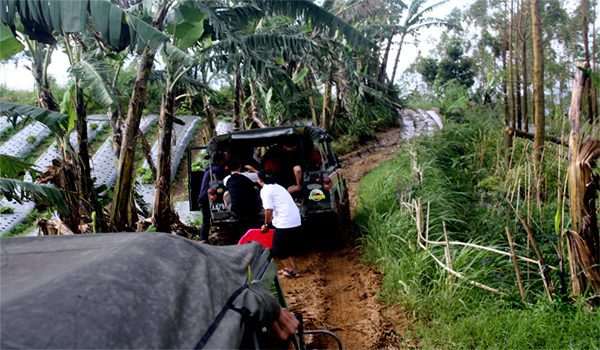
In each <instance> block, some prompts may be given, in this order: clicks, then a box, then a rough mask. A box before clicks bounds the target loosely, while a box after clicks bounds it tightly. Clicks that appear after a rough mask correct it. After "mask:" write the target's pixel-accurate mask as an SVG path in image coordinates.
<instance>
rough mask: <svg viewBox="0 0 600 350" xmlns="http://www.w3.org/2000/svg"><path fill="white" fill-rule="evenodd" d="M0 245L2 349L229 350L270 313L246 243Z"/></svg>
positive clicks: (98, 240) (257, 256)
mask: <svg viewBox="0 0 600 350" xmlns="http://www.w3.org/2000/svg"><path fill="white" fill-rule="evenodd" d="M0 247H1V249H2V258H1V265H0V268H1V270H0V273H1V276H2V285H1V287H0V288H1V289H0V292H1V293H0V307H1V309H0V313H1V314H0V316H1V319H2V322H1V327H0V328H1V329H0V339H1V340H0V342H1V343H0V348H2V349H13V348H21V349H49V348H53V349H75V348H77V349H81V348H88V349H151V348H154V349H158V348H160V349H199V348H206V349H235V348H239V347H240V346H241V345H242V341H243V338H244V337H248V336H250V334H249V333H250V332H254V330H256V329H262V327H263V326H266V325H270V324H271V323H272V321H273V319H274V318H275V317H277V315H278V313H279V310H280V308H279V304H278V302H277V299H276V298H275V297H274V296H273V295H272V294H271V292H270V287H271V285H272V283H273V280H274V275H273V269H272V268H271V263H270V259H269V256H268V251H266V250H263V249H262V248H261V247H259V246H258V245H256V244H249V245H244V246H230V247H212V246H208V245H205V244H200V243H197V242H193V241H190V240H187V239H184V238H180V237H177V236H172V235H167V234H162V233H121V234H95V235H77V236H54V237H44V238H29V237H27V238H11V239H5V240H1V241H0ZM249 279H250V280H249Z"/></svg>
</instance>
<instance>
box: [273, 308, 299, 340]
mask: <svg viewBox="0 0 600 350" xmlns="http://www.w3.org/2000/svg"><path fill="white" fill-rule="evenodd" d="M298 325H300V322H298V320H297V319H296V317H295V316H294V314H292V313H291V312H290V311H289V310H288V309H281V311H280V312H279V317H278V318H277V319H276V320H275V321H274V322H273V326H272V327H271V328H272V330H273V332H275V335H276V336H277V338H279V339H281V340H287V339H289V338H290V337H291V336H292V335H294V334H295V333H296V331H297V330H298Z"/></svg>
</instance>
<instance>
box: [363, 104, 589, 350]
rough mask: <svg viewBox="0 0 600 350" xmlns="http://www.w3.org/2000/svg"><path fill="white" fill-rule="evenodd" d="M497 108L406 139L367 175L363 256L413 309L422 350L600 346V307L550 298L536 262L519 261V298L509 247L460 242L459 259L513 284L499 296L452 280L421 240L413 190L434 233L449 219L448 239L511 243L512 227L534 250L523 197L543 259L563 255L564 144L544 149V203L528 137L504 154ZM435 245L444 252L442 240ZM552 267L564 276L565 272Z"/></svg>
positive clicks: (465, 269) (483, 276)
mask: <svg viewBox="0 0 600 350" xmlns="http://www.w3.org/2000/svg"><path fill="white" fill-rule="evenodd" d="M490 115H493V112H491V111H485V110H478V111H473V112H472V113H471V114H470V115H467V116H466V117H465V120H464V122H462V123H460V124H458V123H454V122H448V123H447V126H446V128H445V129H444V130H443V131H440V132H438V133H437V134H436V135H434V136H432V137H423V138H420V139H416V140H414V141H413V142H411V143H409V144H407V145H405V146H404V148H403V149H402V150H401V151H400V152H398V154H397V156H396V157H395V158H394V159H392V160H390V161H388V162H386V163H384V164H382V165H381V166H380V167H378V168H377V169H375V170H374V171H373V172H371V173H370V174H368V175H367V176H366V177H365V178H364V179H363V180H362V182H361V185H360V199H359V208H358V212H357V217H356V220H357V223H358V224H359V225H360V227H361V228H362V230H363V232H364V235H363V237H362V245H363V248H364V254H365V258H366V259H367V260H368V261H369V262H371V263H373V264H375V265H376V266H377V267H378V268H379V269H380V270H381V271H382V272H383V288H382V291H381V296H382V298H383V300H385V301H386V302H389V303H400V304H401V305H403V306H404V307H405V308H406V309H407V310H408V311H409V312H413V313H414V314H415V315H416V319H417V323H416V325H415V328H414V330H413V332H412V334H411V336H412V337H414V338H418V339H419V343H420V344H421V345H422V346H423V347H425V348H448V349H455V348H519V349H520V348H553V349H563V348H577V349H579V348H600V342H599V341H598V339H600V314H598V313H596V312H592V311H588V310H587V309H586V308H585V307H583V306H582V305H579V304H577V303H576V304H572V303H569V302H565V301H561V300H565V299H564V298H561V296H560V295H559V294H558V293H555V294H554V299H553V301H552V302H549V301H548V300H547V299H546V297H545V294H544V289H543V288H542V283H541V282H540V279H539V276H538V275H537V272H536V271H535V269H528V267H527V266H526V265H524V264H521V269H522V271H523V279H524V283H525V288H526V290H527V298H526V301H525V302H524V303H523V302H521V301H520V298H519V295H518V293H517V288H516V285H515V274H514V271H513V267H512V265H511V261H510V259H508V258H507V257H504V256H499V255H493V254H490V253H485V252H482V251H477V250H474V249H471V248H460V249H459V248H452V262H453V266H454V269H455V270H457V271H460V272H461V273H463V274H464V275H465V276H466V277H467V278H469V279H472V280H476V281H479V282H482V283H485V284H487V285H490V286H492V287H494V288H498V289H499V290H501V291H503V292H504V293H505V296H498V295H495V294H491V293H489V292H487V291H483V290H480V289H478V288H476V287H474V286H472V285H470V284H468V283H466V282H464V281H461V280H457V279H455V278H449V276H448V275H447V273H446V272H444V271H443V270H441V269H440V268H439V267H438V266H437V265H436V264H435V262H434V261H433V260H432V258H431V257H430V256H429V254H428V253H427V252H426V251H424V250H422V249H421V248H419V247H418V245H417V232H416V225H415V220H414V217H413V215H414V212H413V210H412V209H411V208H410V207H409V205H408V204H409V203H411V201H412V200H414V199H420V200H421V202H422V203H429V204H430V215H429V226H430V233H429V237H430V239H435V240H443V230H442V225H443V223H445V225H446V227H447V229H448V232H449V236H450V239H451V240H460V241H468V242H476V243H479V244H482V245H486V246H494V247H497V248H499V249H504V250H508V248H507V246H508V244H507V242H506V236H505V235H504V232H505V231H504V230H505V227H508V228H509V229H510V230H511V232H513V236H515V240H516V242H517V249H518V253H519V254H520V255H528V256H532V255H533V253H532V252H531V251H530V250H528V248H527V239H526V235H525V232H524V229H523V227H522V225H521V224H520V222H519V221H518V220H517V218H516V215H515V211H514V210H513V209H512V207H515V208H516V209H515V210H516V212H517V213H518V214H519V216H521V217H522V218H524V220H525V221H528V222H529V224H530V226H531V227H532V228H533V230H534V231H535V235H536V238H537V239H538V241H539V244H540V248H541V249H542V251H543V254H544V257H545V258H546V260H547V261H548V262H549V263H550V264H553V265H557V263H558V257H557V254H556V246H557V241H558V237H559V236H558V235H557V232H556V231H555V226H556V223H555V217H556V213H557V211H558V212H560V210H559V209H560V208H561V203H560V199H559V197H558V196H557V193H559V192H558V189H561V188H562V186H563V181H564V179H563V177H564V169H565V167H564V154H563V153H564V152H562V153H561V152H560V151H559V150H558V149H557V148H556V147H548V148H547V150H546V154H545V175H546V179H547V180H546V182H545V187H544V189H545V191H544V193H545V194H546V195H545V199H544V201H543V202H541V203H539V205H538V203H537V202H535V200H534V197H535V196H533V195H532V194H531V187H532V186H533V184H532V182H531V176H530V171H531V169H530V162H529V160H530V153H531V146H530V145H529V144H528V141H519V140H516V141H515V145H514V148H513V156H512V161H511V162H510V163H507V162H506V161H505V159H506V158H505V155H504V151H503V148H502V141H501V140H502V125H501V124H500V123H499V121H497V120H496V119H494V118H493V117H490ZM560 169H562V170H560ZM509 203H510V204H509ZM431 251H432V253H433V254H435V255H436V256H437V257H438V258H439V259H441V260H443V259H444V250H443V247H437V248H436V247H432V248H431ZM551 277H552V280H553V282H554V284H555V285H557V286H559V285H560V283H559V278H558V277H559V276H558V274H557V273H552V275H551ZM558 289H559V288H557V290H558Z"/></svg>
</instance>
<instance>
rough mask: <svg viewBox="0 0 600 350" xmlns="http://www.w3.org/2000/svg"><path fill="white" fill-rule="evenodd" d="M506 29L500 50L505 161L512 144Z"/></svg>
mask: <svg viewBox="0 0 600 350" xmlns="http://www.w3.org/2000/svg"><path fill="white" fill-rule="evenodd" d="M506 38H507V35H506V31H505V32H504V45H503V46H504V47H503V50H502V69H503V70H504V79H503V80H502V93H503V94H504V127H505V128H504V148H505V149H504V151H505V152H506V159H507V163H508V161H509V160H510V155H511V153H512V152H511V149H512V145H513V133H512V131H511V130H512V128H511V125H510V124H511V120H512V117H511V115H512V113H511V110H512V109H511V107H510V96H509V94H508V85H509V84H508V82H509V76H510V75H509V69H508V68H509V67H508V66H507V61H508V60H507V55H508V41H507V39H506Z"/></svg>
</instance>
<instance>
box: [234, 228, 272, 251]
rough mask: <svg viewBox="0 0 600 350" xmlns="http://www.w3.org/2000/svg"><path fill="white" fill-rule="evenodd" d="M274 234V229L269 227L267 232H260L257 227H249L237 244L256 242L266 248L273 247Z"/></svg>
mask: <svg viewBox="0 0 600 350" xmlns="http://www.w3.org/2000/svg"><path fill="white" fill-rule="evenodd" d="M274 234H275V230H273V229H270V230H269V231H267V232H262V231H261V230H260V229H259V228H251V229H249V230H248V231H247V232H246V233H245V234H244V235H243V236H242V238H240V241H239V242H238V244H246V243H250V242H256V243H258V244H260V245H261V246H263V247H265V248H267V249H271V248H273V235H274Z"/></svg>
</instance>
